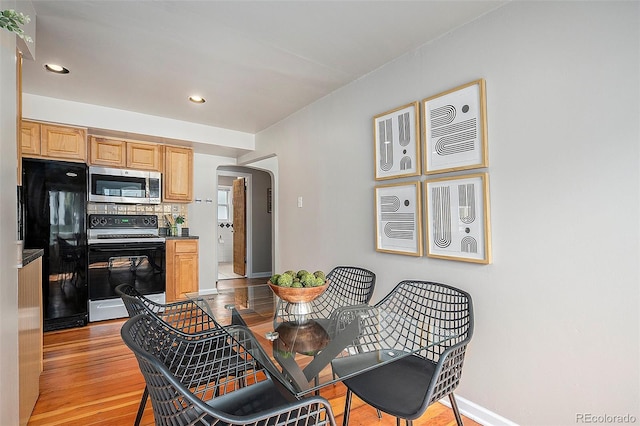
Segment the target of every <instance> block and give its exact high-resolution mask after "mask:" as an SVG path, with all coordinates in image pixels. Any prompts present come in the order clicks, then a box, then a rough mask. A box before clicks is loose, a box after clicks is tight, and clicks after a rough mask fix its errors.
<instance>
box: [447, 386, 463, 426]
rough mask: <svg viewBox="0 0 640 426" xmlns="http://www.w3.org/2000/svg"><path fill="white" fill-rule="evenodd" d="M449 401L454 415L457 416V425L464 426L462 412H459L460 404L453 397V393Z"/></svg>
mask: <svg viewBox="0 0 640 426" xmlns="http://www.w3.org/2000/svg"><path fill="white" fill-rule="evenodd" d="M449 401H451V408H453V414H454V415H455V416H456V423H457V425H458V426H463V425H464V423H462V417H461V416H460V410H458V403H457V402H456V397H455V396H454V395H453V392H451V393H450V394H449Z"/></svg>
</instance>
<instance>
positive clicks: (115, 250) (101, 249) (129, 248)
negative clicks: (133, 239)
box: [89, 243, 164, 253]
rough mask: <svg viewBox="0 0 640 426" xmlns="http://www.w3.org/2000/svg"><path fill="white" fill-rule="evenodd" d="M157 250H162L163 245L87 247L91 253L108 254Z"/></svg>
mask: <svg viewBox="0 0 640 426" xmlns="http://www.w3.org/2000/svg"><path fill="white" fill-rule="evenodd" d="M157 249H164V244H162V243H160V244H154V245H143V246H140V245H136V246H128V245H126V244H125V245H117V246H110V247H100V246H97V245H90V246H89V251H93V252H99V253H109V252H113V253H122V252H124V251H141V250H157Z"/></svg>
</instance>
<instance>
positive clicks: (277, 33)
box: [23, 0, 505, 133]
mask: <svg viewBox="0 0 640 426" xmlns="http://www.w3.org/2000/svg"><path fill="white" fill-rule="evenodd" d="M32 3H33V6H34V8H35V10H36V31H37V32H36V60H35V61H31V60H26V61H25V63H24V65H23V90H24V92H26V93H30V94H35V95H41V96H47V97H53V98H60V99H65V100H71V101H77V102H83V103H89V104H94V105H100V106H105V107H111V108H117V109H122V110H128V111H134V112H138V113H143V114H149V115H154V116H160V117H167V118H172V119H176V120H182V121H187V122H194V123H199V124H205V125H209V126H214V127H220V128H225V129H231V130H238V131H242V132H248V133H257V132H259V131H260V130H263V129H265V128H267V127H269V126H271V125H272V124H274V123H277V122H278V121H280V120H282V119H283V118H285V117H287V116H288V115H290V114H292V113H293V112H295V111H297V110H299V109H301V108H303V107H304V106H306V105H308V104H310V103H312V102H314V101H315V100H317V99H319V98H322V97H323V96H325V95H327V94H329V93H331V92H332V91H334V90H336V89H338V88H340V87H342V86H344V85H346V84H348V83H350V82H352V81H354V80H356V79H358V78H360V77H362V76H363V75H365V74H367V73H369V72H371V71H373V70H375V69H376V68H378V67H380V66H382V65H383V64H385V63H387V62H389V61H391V60H393V59H394V58H397V57H399V56H401V55H403V54H404V53H406V52H408V51H411V50H412V49H415V48H417V47H418V46H421V45H423V44H425V43H427V42H429V41H431V40H434V39H436V38H438V37H440V36H442V35H443V34H445V33H447V32H449V31H451V30H453V29H455V28H457V27H459V26H461V25H464V24H465V23H468V22H470V21H472V20H474V19H476V18H477V17H479V16H480V15H482V14H484V13H487V12H488V11H490V10H493V9H495V8H497V7H499V6H501V5H502V4H504V3H505V2H504V1H477V0H472V1H407V2H405V1H287V2H279V1H268V0H267V1H264V0H263V1H190V0H183V1H163V0H156V1H85V0H83V1H61V0H58V1H52V0H32ZM50 62H53V63H58V64H61V65H64V66H65V67H67V68H68V69H69V70H70V73H69V74H66V75H57V74H52V73H49V72H46V71H45V69H44V64H45V63H50ZM191 94H199V95H201V96H203V97H204V98H205V99H206V103H204V104H200V105H197V104H193V103H191V102H189V101H188V100H187V97H188V96H189V95H191Z"/></svg>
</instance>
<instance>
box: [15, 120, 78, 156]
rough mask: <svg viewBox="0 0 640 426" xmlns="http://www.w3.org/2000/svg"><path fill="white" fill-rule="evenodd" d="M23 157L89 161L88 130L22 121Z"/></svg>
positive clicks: (21, 141)
mask: <svg viewBox="0 0 640 426" xmlns="http://www.w3.org/2000/svg"><path fill="white" fill-rule="evenodd" d="M20 136H21V140H20V146H21V151H22V156H23V157H38V158H52V159H57V160H67V161H80V162H86V161H87V129H84V128H80V127H70V126H60V125H53V124H46V123H36V122H31V121H22V126H21V131H20Z"/></svg>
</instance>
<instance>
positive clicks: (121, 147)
mask: <svg viewBox="0 0 640 426" xmlns="http://www.w3.org/2000/svg"><path fill="white" fill-rule="evenodd" d="M89 164H92V165H101V166H109V167H119V168H124V167H126V168H128V169H135V170H152V171H157V172H160V171H162V145H158V144H156V143H150V142H133V141H124V140H118V139H109V138H103V137H99V136H91V137H90V138H89Z"/></svg>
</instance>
